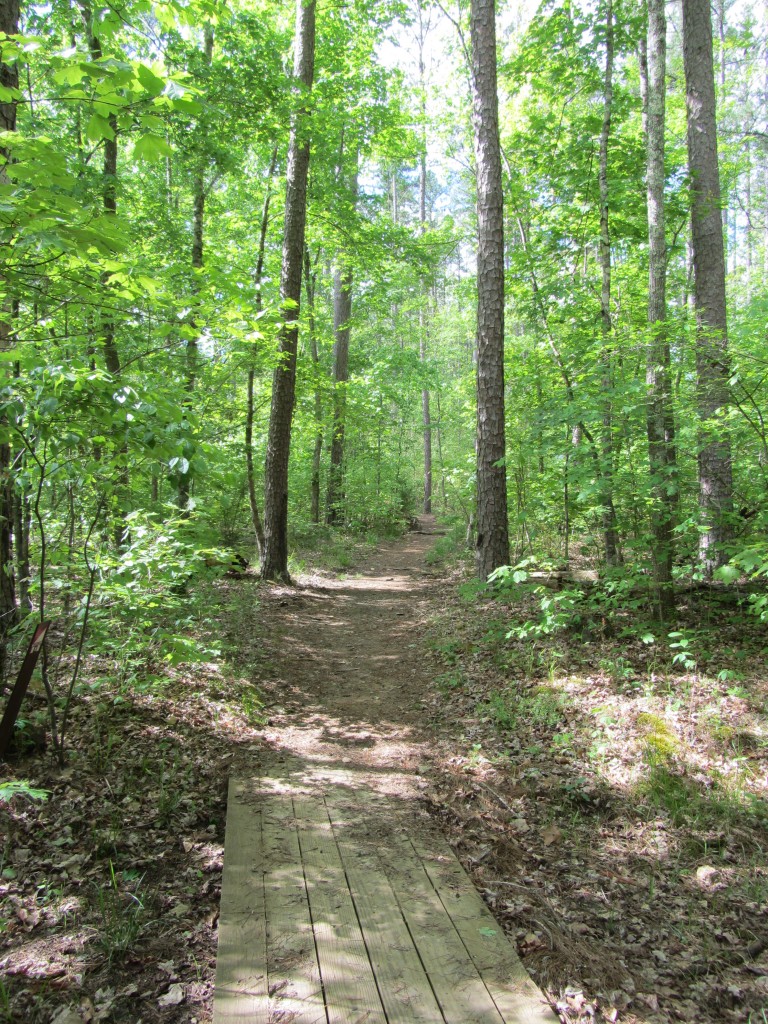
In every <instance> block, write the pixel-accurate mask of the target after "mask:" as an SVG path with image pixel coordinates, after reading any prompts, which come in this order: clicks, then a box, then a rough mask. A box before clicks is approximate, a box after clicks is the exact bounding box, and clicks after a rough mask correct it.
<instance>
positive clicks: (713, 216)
mask: <svg viewBox="0 0 768 1024" xmlns="http://www.w3.org/2000/svg"><path fill="white" fill-rule="evenodd" d="M683 62H684V67H685V84H686V105H687V111H688V166H689V171H690V175H691V242H692V247H693V278H694V302H695V309H696V324H697V333H696V383H697V405H698V413H699V442H698V465H699V510H700V515H701V524H700V533H699V560H700V563H701V566H702V568H703V569H704V572H705V575H706V576H708V577H709V576H711V575H712V572H713V571H714V569H716V568H717V567H718V566H719V565H722V564H723V563H724V562H725V561H727V558H728V553H727V551H726V545H727V543H728V540H729V539H730V537H731V534H732V524H731V517H732V513H733V473H732V467H731V445H730V439H729V437H728V430H727V426H726V424H725V422H724V419H723V414H724V413H725V412H726V411H727V407H728V403H729V398H730V395H729V384H728V380H729V377H730V369H729V360H728V331H727V321H726V305H725V250H724V245H723V222H722V217H721V202H720V173H719V168H718V162H717V123H716V118H715V81H714V67H713V59H712V20H711V13H710V5H709V0H683Z"/></svg>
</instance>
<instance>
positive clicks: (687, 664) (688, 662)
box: [667, 629, 699, 672]
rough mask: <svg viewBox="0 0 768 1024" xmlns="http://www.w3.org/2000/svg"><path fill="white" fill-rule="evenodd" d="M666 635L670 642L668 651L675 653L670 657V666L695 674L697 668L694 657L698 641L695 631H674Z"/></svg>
mask: <svg viewBox="0 0 768 1024" xmlns="http://www.w3.org/2000/svg"><path fill="white" fill-rule="evenodd" d="M667 635H668V637H669V640H670V644H669V649H670V651H674V652H675V653H674V654H673V655H672V664H673V665H677V666H678V667H680V668H682V669H684V670H685V671H686V672H695V671H696V669H697V667H698V661H697V658H696V656H695V650H696V646H697V644H696V641H697V640H698V639H699V635H698V634H697V632H696V630H693V629H676V630H673V632H671V633H668V634H667Z"/></svg>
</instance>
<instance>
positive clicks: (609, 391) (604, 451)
mask: <svg viewBox="0 0 768 1024" xmlns="http://www.w3.org/2000/svg"><path fill="white" fill-rule="evenodd" d="M612 108H613V4H612V2H611V0H608V5H607V10H606V25H605V79H604V83H603V127H602V130H601V132H600V154H599V160H598V188H599V192H600V270H601V286H600V327H601V331H602V337H603V352H602V357H601V361H602V385H601V387H602V404H603V432H602V437H601V461H602V466H601V473H600V476H601V480H600V500H601V504H602V520H603V544H604V550H605V561H606V564H607V565H618V564H619V562H620V561H621V556H620V553H619V539H618V531H617V528H616V509H615V507H614V504H613V469H614V466H613V464H614V442H613V323H612V318H611V234H610V223H609V218H608V198H609V196H608V142H609V140H610V134H611V116H612Z"/></svg>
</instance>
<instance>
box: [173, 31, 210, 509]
mask: <svg viewBox="0 0 768 1024" xmlns="http://www.w3.org/2000/svg"><path fill="white" fill-rule="evenodd" d="M204 47H205V49H204V56H205V63H206V65H207V66H208V67H210V65H211V62H212V60H213V28H212V26H211V25H210V24H206V26H205V35H204ZM206 163H207V160H206V157H205V155H201V157H200V163H199V166H198V168H197V173H196V174H195V183H194V191H193V196H192V252H191V258H190V264H191V266H192V294H193V295H196V294H197V293H198V292H199V291H200V280H199V275H198V271H200V270H202V269H203V265H204V260H203V251H204V239H205V167H206ZM189 326H190V327H191V329H192V331H193V332H195V331H197V324H196V322H195V317H194V314H193V315H192V317H191V319H190V324H189ZM184 354H185V366H184V391H185V392H186V394H185V398H184V408H185V410H186V411H187V413H188V416H187V426H186V435H187V436H186V440H187V444H188V445H189V451H187V452H185V456H188V457H187V459H186V462H187V466H186V469H184V470H182V472H180V473H179V482H178V497H177V501H178V505H179V508H180V509H181V510H182V511H183V512H184V513H187V512H188V511H189V497H190V487H191V485H192V467H191V463H192V454H193V451H192V450H193V448H194V437H193V427H192V422H191V414H192V409H193V406H194V394H195V384H196V383H197V373H198V359H199V355H200V350H199V347H198V340H197V336H196V335H194V336H193V337H191V338H188V339H187V343H186V347H185V353H184Z"/></svg>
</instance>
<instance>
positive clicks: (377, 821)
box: [214, 518, 556, 1024]
mask: <svg viewBox="0 0 768 1024" xmlns="http://www.w3.org/2000/svg"><path fill="white" fill-rule="evenodd" d="M434 529H435V527H434V521H433V520H432V519H428V518H423V519H422V520H420V524H419V529H418V530H417V531H416V532H413V533H410V534H408V535H407V536H406V537H405V538H402V539H400V540H398V541H396V542H392V543H390V544H387V545H384V546H382V547H380V548H379V549H377V551H376V552H375V553H374V554H372V555H371V556H370V560H369V562H368V564H367V565H366V566H365V567H364V568H363V570H362V571H361V572H360V573H359V574H356V575H355V576H354V578H349V579H342V580H326V579H323V580H316V581H311V582H310V583H309V584H307V583H306V582H304V583H303V585H302V587H301V588H292V587H284V588H283V587H277V588H271V589H270V591H269V593H268V595H265V598H266V600H267V601H269V602H270V603H271V607H269V609H268V611H267V615H268V618H269V622H270V648H271V653H272V656H273V658H274V660H275V664H276V666H277V667H278V670H279V672H278V678H277V679H275V681H274V684H273V689H272V692H271V693H270V695H269V696H270V699H271V700H273V701H275V704H276V707H275V710H274V712H273V714H272V717H271V719H270V722H269V727H268V728H267V730H266V731H265V735H264V739H265V741H266V745H265V746H264V747H262V748H261V749H259V750H258V751H257V752H256V751H254V752H253V753H252V754H251V753H247V752H246V753H245V754H244V757H243V758H242V759H241V760H240V762H239V763H238V765H237V767H236V769H235V771H234V772H233V777H232V780H231V783H230V791H229V808H228V817H227V834H226V840H225V856H224V880H223V890H222V904H221V922H220V931H219V953H218V964H217V981H216V993H215V1003H214V1022H215V1024H229V1022H232V1021H235V1020H240V1021H242V1020H248V1021H249V1022H256V1021H264V1022H265V1024H266V1022H269V1021H278V1020H281V1021H282V1020H291V1021H295V1022H297V1024H301V1022H305V1024H310V1022H321V1021H327V1022H328V1024H331V1022H338V1024H362V1022H364V1021H366V1022H370V1024H373V1022H380V1024H395V1022H400V1024H418V1022H424V1024H442V1022H446V1024H512V1022H515V1024H518V1022H525V1024H554V1022H555V1021H556V1018H555V1016H554V1015H553V1014H552V1013H551V1011H550V1010H549V1009H548V1008H547V1006H546V1004H545V1001H544V999H543V997H542V995H541V993H540V992H539V991H538V989H537V988H536V987H535V985H534V984H533V982H532V981H531V980H530V979H529V977H528V976H527V975H526V973H525V971H524V969H523V967H522V965H521V964H520V961H519V960H518V957H517V953H516V951H515V949H514V946H513V945H512V944H511V943H509V942H508V941H507V940H506V938H505V937H504V934H503V932H502V929H501V927H500V926H499V925H498V924H497V923H496V922H495V921H494V919H493V917H492V916H491V914H490V912H489V911H488V910H487V908H486V907H485V906H484V904H483V903H482V900H481V899H480V898H479V896H478V895H477V893H476V892H475V890H474V888H473V887H472V884H471V882H470V880H469V879H468V877H467V876H466V874H465V873H464V872H463V869H462V868H461V866H460V865H459V863H458V861H457V860H456V858H455V856H454V854H453V852H452V851H451V849H450V847H449V846H448V844H447V843H446V842H445V840H444V839H443V838H442V837H441V836H440V834H439V832H438V831H437V830H436V828H435V826H434V824H433V822H432V820H431V818H430V816H429V815H428V814H427V812H426V811H425V810H424V809H423V807H422V806H421V804H420V802H419V799H418V798H419V795H420V793H421V792H422V790H423V789H424V787H425V785H426V782H425V780H424V773H425V772H426V771H427V770H428V766H429V761H430V755H431V749H430V746H431V743H432V740H431V737H430V734H429V732H428V730H427V729H425V728H424V727H423V725H422V721H423V719H424V717H425V716H424V709H423V705H422V701H423V699H424V698H425V696H426V694H427V692H428V683H429V677H430V668H431V667H430V665H429V664H427V663H425V661H424V656H423V636H422V633H423V627H424V621H423V620H424V619H425V618H426V615H427V613H428V610H429V608H430V607H432V606H433V602H434V601H435V599H436V596H437V595H436V593H435V592H434V590H433V589H432V588H434V587H436V585H437V584H436V582H435V581H434V580H433V578H432V577H431V573H430V572H429V570H428V567H427V565H426V563H425V558H424V556H425V554H426V552H427V551H428V550H429V548H430V547H431V545H432V543H433V542H434ZM263 600H264V599H262V603H263Z"/></svg>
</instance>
